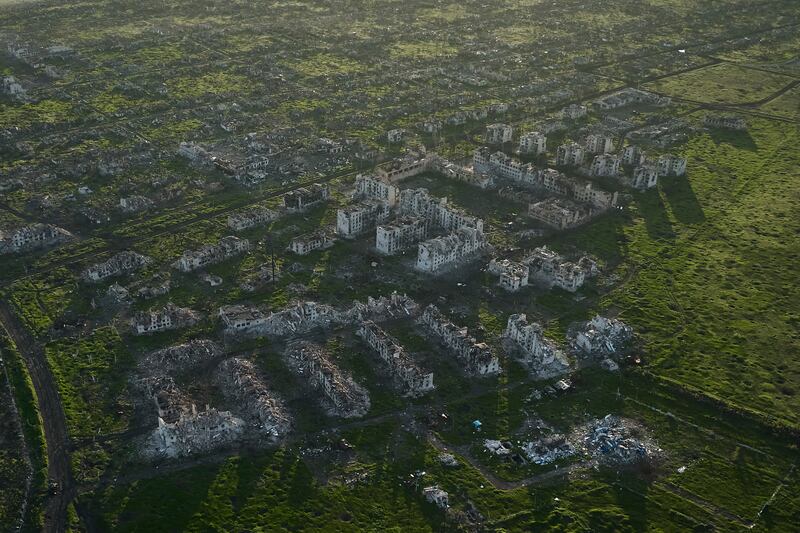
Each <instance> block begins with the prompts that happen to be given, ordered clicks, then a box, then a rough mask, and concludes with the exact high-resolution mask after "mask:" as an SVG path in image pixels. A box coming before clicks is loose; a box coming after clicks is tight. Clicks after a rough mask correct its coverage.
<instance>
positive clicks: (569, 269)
mask: <svg viewBox="0 0 800 533" xmlns="http://www.w3.org/2000/svg"><path fill="white" fill-rule="evenodd" d="M522 262H523V263H524V264H525V265H526V266H527V267H528V280H529V282H535V283H538V284H540V285H543V286H545V287H548V288H549V287H558V288H559V289H563V290H565V291H569V292H575V291H577V290H578V289H579V288H581V286H582V285H583V283H584V281H585V280H586V279H587V278H590V277H592V276H594V275H595V274H596V270H597V266H596V264H595V262H594V261H592V260H591V259H589V258H588V257H585V256H584V257H582V258H581V259H580V260H579V261H578V262H577V263H573V262H571V261H567V260H566V259H564V257H562V256H561V255H559V254H558V253H557V252H555V251H553V250H551V249H549V248H548V247H547V246H542V247H539V248H534V250H533V251H532V252H531V253H530V254H529V255H528V256H527V257H525V259H523V260H522Z"/></svg>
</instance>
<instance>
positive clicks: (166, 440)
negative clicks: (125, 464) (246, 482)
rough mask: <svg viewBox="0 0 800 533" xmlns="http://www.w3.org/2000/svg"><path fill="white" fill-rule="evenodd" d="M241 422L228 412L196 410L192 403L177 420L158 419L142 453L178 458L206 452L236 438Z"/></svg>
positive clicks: (241, 428)
mask: <svg viewBox="0 0 800 533" xmlns="http://www.w3.org/2000/svg"><path fill="white" fill-rule="evenodd" d="M244 430H245V423H244V422H243V421H242V420H241V419H240V418H237V417H236V416H234V415H233V414H231V413H230V412H229V411H218V410H217V409H214V408H210V407H206V409H205V410H204V411H197V409H196V408H195V407H194V405H193V406H192V410H191V411H190V412H188V413H182V414H181V415H180V417H179V418H178V420H177V421H175V422H171V423H170V422H166V421H164V420H163V419H162V418H159V419H158V428H157V429H156V430H155V431H153V433H152V434H151V436H150V439H149V440H148V444H149V446H148V448H147V449H146V450H145V455H146V456H150V457H151V458H159V457H167V458H178V457H184V456H187V455H191V454H198V453H208V452H211V451H214V450H218V449H220V448H224V447H226V446H228V445H230V444H232V443H234V442H236V441H238V440H239V439H240V438H241V436H242V434H243V433H244Z"/></svg>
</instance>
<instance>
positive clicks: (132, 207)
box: [119, 195, 153, 213]
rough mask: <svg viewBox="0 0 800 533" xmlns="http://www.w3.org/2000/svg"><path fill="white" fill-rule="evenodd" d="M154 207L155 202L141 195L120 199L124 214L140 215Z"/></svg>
mask: <svg viewBox="0 0 800 533" xmlns="http://www.w3.org/2000/svg"><path fill="white" fill-rule="evenodd" d="M151 207H153V201H152V200H151V199H149V198H146V197H144V196H141V195H133V196H127V197H125V198H120V199H119V208H120V210H121V211H122V212H123V213H138V212H140V211H147V210H148V209H150V208H151Z"/></svg>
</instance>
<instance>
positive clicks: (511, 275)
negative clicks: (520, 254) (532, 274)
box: [487, 259, 529, 292]
mask: <svg viewBox="0 0 800 533" xmlns="http://www.w3.org/2000/svg"><path fill="white" fill-rule="evenodd" d="M487 270H488V271H489V273H491V274H494V275H495V276H498V277H499V278H500V280H499V282H498V285H499V286H500V288H502V289H505V290H507V291H509V292H517V291H518V290H520V289H521V288H523V287H527V286H528V275H529V274H528V266H527V265H525V264H524V263H518V262H517V261H511V260H510V259H492V260H491V261H490V262H489V267H488V269H487Z"/></svg>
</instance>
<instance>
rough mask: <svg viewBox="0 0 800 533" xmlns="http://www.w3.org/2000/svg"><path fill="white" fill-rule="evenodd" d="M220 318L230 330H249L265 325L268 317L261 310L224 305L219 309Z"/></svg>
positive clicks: (238, 305) (236, 305) (243, 306)
mask: <svg viewBox="0 0 800 533" xmlns="http://www.w3.org/2000/svg"><path fill="white" fill-rule="evenodd" d="M218 314H219V317H220V319H221V320H222V323H223V324H224V326H225V328H226V329H228V330H247V329H251V328H256V327H258V326H261V325H263V324H264V323H266V321H267V315H266V314H264V313H263V312H262V311H261V310H260V309H258V308H255V307H248V306H246V305H241V304H235V305H223V306H222V307H220V308H219V313H218Z"/></svg>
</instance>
